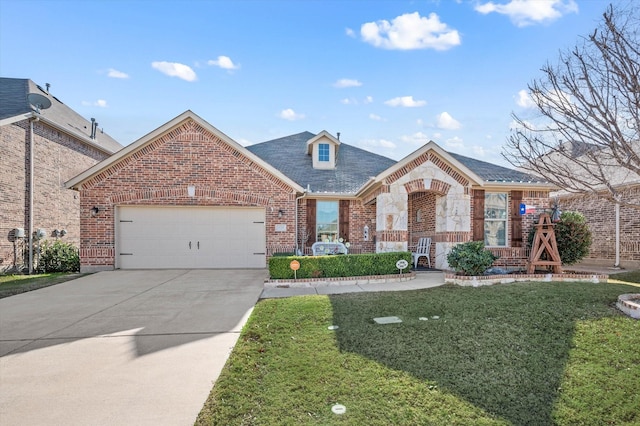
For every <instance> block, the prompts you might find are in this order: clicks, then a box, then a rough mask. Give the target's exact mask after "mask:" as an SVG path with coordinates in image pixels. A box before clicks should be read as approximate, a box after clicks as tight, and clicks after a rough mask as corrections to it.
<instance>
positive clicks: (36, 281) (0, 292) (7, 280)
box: [0, 272, 86, 299]
mask: <svg viewBox="0 0 640 426" xmlns="http://www.w3.org/2000/svg"><path fill="white" fill-rule="evenodd" d="M83 275H86V274H77V273H69V272H55V273H50V274H37V275H0V299H2V298H3V297H9V296H13V295H14V294H20V293H24V292H26V291H31V290H37V289H39V288H43V287H48V286H50V285H55V284H60V283H63V282H65V281H69V280H73V279H76V278H79V277H81V276H83Z"/></svg>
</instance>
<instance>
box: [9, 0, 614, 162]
mask: <svg viewBox="0 0 640 426" xmlns="http://www.w3.org/2000/svg"><path fill="white" fill-rule="evenodd" d="M607 5H608V2H607V1H601V0H584V1H579V0H576V1H573V0H549V1H547V0H493V1H488V0H470V1H466V0H458V1H454V0H439V1H435V0H433V1H431V0H425V1H400V0H393V1H383V0H372V1H362V0H359V1H349V0H342V1H338V0H335V1H302V0H298V1H294V0H289V1H269V0H261V1H258V0H255V1H249V0H238V1H222V0H220V1H205V0H194V1H163V0H144V1H135V0H133V1H125V0H119V1H117V0H101V1H57V0H40V1H29V0H0V75H1V76H3V77H15V78H30V79H32V80H33V81H35V82H36V83H37V84H40V85H41V86H43V87H44V85H45V83H50V84H51V93H52V94H53V95H55V96H56V97H58V98H59V99H60V100H61V101H63V102H65V103H66V104H67V105H69V106H70V107H71V108H73V109H74V110H76V111H77V112H78V113H80V114H81V115H83V116H84V117H86V118H90V117H95V118H96V119H97V121H98V123H99V125H100V127H101V128H103V129H104V131H105V132H107V133H108V134H110V135H111V136H112V137H114V138H115V139H116V140H118V141H119V142H120V143H122V144H123V145H128V144H129V143H131V142H133V141H135V140H137V139H138V138H140V137H142V136H144V135H145V134H147V133H149V132H151V131H152V130H154V129H155V128H157V127H158V126H160V125H162V124H164V123H166V122H167V121H169V120H171V119H172V118H174V117H175V116H177V115H179V114H181V113H182V112H184V111H185V110H187V109H190V110H192V111H193V112H195V113H196V114H198V115H199V116H200V117H202V118H203V119H205V120H206V121H208V122H209V123H210V124H212V125H213V126H214V127H216V128H218V129H219V130H221V131H222V132H223V133H225V134H227V135H228V136H230V137H231V138H233V139H234V140H236V141H237V142H239V143H240V144H242V145H249V144H253V143H258V142H263V141H267V140H271V139H274V138H278V137H282V136H287V135H291V134H295V133H299V132H303V131H310V132H313V133H318V132H320V131H322V130H327V131H329V132H330V133H332V134H334V135H335V134H336V132H340V133H341V140H342V141H343V142H346V143H348V144H351V145H355V146H359V147H361V148H364V149H367V150H369V151H373V152H376V153H378V154H381V155H385V156H387V157H390V158H393V159H396V160H398V159H401V158H403V157H405V156H406V155H408V154H410V153H411V152H413V151H414V150H416V149H418V148H419V147H420V146H422V145H423V144H425V143H427V142H428V141H429V140H433V141H435V142H436V143H438V144H439V145H440V146H441V147H443V148H444V149H445V150H448V151H451V152H456V153H459V154H462V155H466V156H469V157H474V158H477V159H480V160H485V161H490V162H493V163H497V164H505V162H504V160H503V159H502V158H501V156H500V152H501V147H502V145H503V144H504V142H505V140H506V138H507V137H508V135H509V128H510V125H511V122H512V118H511V113H512V112H515V113H517V114H523V113H524V114H526V113H528V111H527V108H528V105H527V102H526V97H523V96H522V93H524V92H522V91H523V90H524V89H526V86H527V84H528V83H529V82H530V81H531V80H532V79H534V78H537V77H539V76H540V71H539V70H540V68H541V67H542V66H543V65H544V64H545V63H546V62H547V61H550V62H552V63H555V62H556V60H557V57H558V53H559V51H560V50H561V49H567V48H571V47H573V46H575V45H576V43H578V42H579V41H580V39H581V37H582V36H586V35H587V34H589V33H590V32H591V31H592V30H593V29H594V28H595V27H596V26H597V24H598V23H599V21H600V18H601V16H602V13H603V12H604V10H605V8H606V6H607Z"/></svg>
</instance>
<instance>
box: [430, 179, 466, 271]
mask: <svg viewBox="0 0 640 426" xmlns="http://www.w3.org/2000/svg"><path fill="white" fill-rule="evenodd" d="M470 240H471V198H470V196H469V190H468V188H465V187H463V186H461V185H452V186H451V188H450V189H449V192H448V193H447V194H446V195H445V196H442V197H438V198H437V200H436V238H435V252H436V257H435V267H436V268H438V269H449V263H448V262H447V254H448V253H449V251H450V250H451V248H453V246H455V245H456V244H458V243H463V242H466V241H470Z"/></svg>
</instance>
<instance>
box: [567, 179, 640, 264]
mask: <svg viewBox="0 0 640 426" xmlns="http://www.w3.org/2000/svg"><path fill="white" fill-rule="evenodd" d="M626 192H627V195H628V196H629V199H631V200H635V202H636V203H639V204H640V185H636V186H634V187H631V188H628V189H627V190H626ZM559 203H560V210H562V211H577V212H580V213H582V214H583V215H584V216H585V218H586V219H587V224H588V225H589V229H590V230H591V234H592V239H593V243H592V244H591V249H590V251H589V255H588V256H587V257H586V258H585V259H584V260H583V262H592V263H598V264H603V265H610V266H612V265H613V264H614V263H615V258H616V248H615V240H616V230H615V224H616V219H615V218H616V216H615V205H614V204H613V203H611V202H609V201H607V200H605V199H603V198H598V197H595V196H593V195H571V196H563V197H561V198H560V201H559ZM620 264H621V266H623V267H629V268H638V267H640V214H638V210H635V209H632V208H630V207H620Z"/></svg>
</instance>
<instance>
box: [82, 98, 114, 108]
mask: <svg viewBox="0 0 640 426" xmlns="http://www.w3.org/2000/svg"><path fill="white" fill-rule="evenodd" d="M82 105H84V106H97V107H100V108H107V107H108V105H107V101H105V100H104V99H98V100H97V101H93V102H90V101H82Z"/></svg>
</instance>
